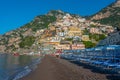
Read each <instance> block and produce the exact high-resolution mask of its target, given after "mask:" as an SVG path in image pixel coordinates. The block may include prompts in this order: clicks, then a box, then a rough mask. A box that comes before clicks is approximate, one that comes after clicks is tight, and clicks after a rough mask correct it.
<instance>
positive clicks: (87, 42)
mask: <svg viewBox="0 0 120 80" xmlns="http://www.w3.org/2000/svg"><path fill="white" fill-rule="evenodd" d="M83 44H84V45H85V47H86V48H92V47H95V46H96V44H95V43H92V42H91V41H83Z"/></svg>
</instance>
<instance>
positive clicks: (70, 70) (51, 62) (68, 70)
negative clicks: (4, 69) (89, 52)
mask: <svg viewBox="0 0 120 80" xmlns="http://www.w3.org/2000/svg"><path fill="white" fill-rule="evenodd" d="M92 69H93V68H92V67H91V66H87V65H83V64H79V65H78V64H75V63H72V62H70V61H68V60H64V59H60V58H56V57H52V56H45V57H44V58H43V59H42V61H41V63H40V64H39V65H38V68H37V69H36V70H35V71H33V72H32V73H30V74H29V75H28V76H26V77H24V78H22V79H20V80H120V78H117V76H116V75H111V74H107V73H100V72H99V71H97V69H95V70H92Z"/></svg>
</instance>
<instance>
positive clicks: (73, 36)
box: [39, 14, 113, 50]
mask: <svg viewBox="0 0 120 80" xmlns="http://www.w3.org/2000/svg"><path fill="white" fill-rule="evenodd" d="M92 25H93V26H92ZM95 26H100V27H95ZM86 29H87V31H88V32H87V33H91V34H104V33H109V32H112V31H113V28H112V26H104V25H100V24H98V23H94V22H91V21H88V20H86V19H85V18H81V17H75V16H74V17H73V16H72V15H70V14H66V15H64V16H63V17H60V18H57V21H56V22H54V23H51V24H49V29H46V30H44V31H43V35H42V36H41V38H40V40H39V43H44V44H49V45H53V47H54V48H55V49H64V50H69V49H84V48H85V45H84V44H83V42H82V41H91V39H90V37H89V34H87V33H85V30H86Z"/></svg>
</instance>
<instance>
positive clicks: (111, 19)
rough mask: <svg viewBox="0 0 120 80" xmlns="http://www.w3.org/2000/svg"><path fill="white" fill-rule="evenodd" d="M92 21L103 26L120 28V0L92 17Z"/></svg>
mask: <svg viewBox="0 0 120 80" xmlns="http://www.w3.org/2000/svg"><path fill="white" fill-rule="evenodd" d="M91 20H93V21H95V22H99V23H101V24H107V25H112V26H115V27H119V26H120V0H116V1H115V2H114V3H112V4H110V5H109V6H108V7H106V8H104V9H102V10H101V11H100V12H98V13H97V14H95V15H94V16H92V18H91Z"/></svg>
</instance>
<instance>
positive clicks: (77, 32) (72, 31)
mask: <svg viewBox="0 0 120 80" xmlns="http://www.w3.org/2000/svg"><path fill="white" fill-rule="evenodd" d="M81 35H82V31H81V29H80V28H78V27H74V26H72V27H69V31H68V36H70V37H74V36H81Z"/></svg>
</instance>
